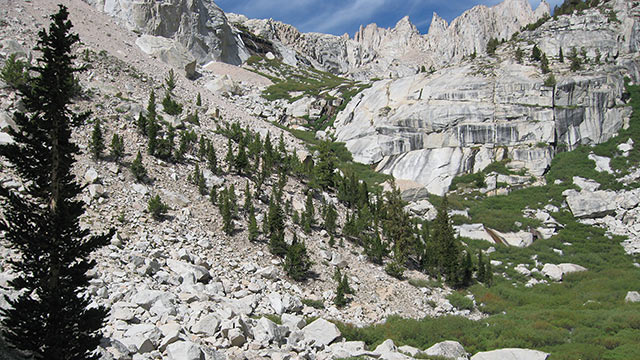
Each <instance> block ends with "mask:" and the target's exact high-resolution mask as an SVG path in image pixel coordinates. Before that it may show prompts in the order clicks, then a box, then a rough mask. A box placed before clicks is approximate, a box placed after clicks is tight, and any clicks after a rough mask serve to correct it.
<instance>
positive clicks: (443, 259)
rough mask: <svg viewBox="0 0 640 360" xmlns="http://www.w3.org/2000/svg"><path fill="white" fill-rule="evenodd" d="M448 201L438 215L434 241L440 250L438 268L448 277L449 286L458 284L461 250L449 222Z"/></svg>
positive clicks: (441, 207)
mask: <svg viewBox="0 0 640 360" xmlns="http://www.w3.org/2000/svg"><path fill="white" fill-rule="evenodd" d="M447 211H448V201H447V197H446V196H445V197H444V199H443V200H442V204H441V205H440V207H439V208H438V214H437V215H436V219H435V224H434V229H433V241H434V243H435V246H436V248H437V249H438V255H437V267H438V270H439V271H440V272H441V273H443V274H444V275H446V277H447V282H448V283H449V284H455V283H456V277H457V275H458V269H459V266H460V262H459V261H460V250H459V245H458V240H457V239H456V237H455V233H454V232H453V227H452V226H451V221H449V214H448V213H447Z"/></svg>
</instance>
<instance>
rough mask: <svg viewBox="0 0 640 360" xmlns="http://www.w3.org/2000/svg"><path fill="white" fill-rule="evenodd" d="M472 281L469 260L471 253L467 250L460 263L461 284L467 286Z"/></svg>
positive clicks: (470, 262) (471, 264) (471, 268)
mask: <svg viewBox="0 0 640 360" xmlns="http://www.w3.org/2000/svg"><path fill="white" fill-rule="evenodd" d="M472 281H473V262H472V261H471V253H470V252H469V251H467V255H466V256H465V258H464V263H463V264H462V276H461V286H462V287H467V286H469V285H471V282H472Z"/></svg>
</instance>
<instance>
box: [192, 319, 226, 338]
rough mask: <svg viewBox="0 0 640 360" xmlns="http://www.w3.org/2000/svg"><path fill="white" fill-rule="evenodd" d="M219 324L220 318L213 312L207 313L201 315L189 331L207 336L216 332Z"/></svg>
mask: <svg viewBox="0 0 640 360" xmlns="http://www.w3.org/2000/svg"><path fill="white" fill-rule="evenodd" d="M219 326H220V319H218V317H217V316H216V315H214V314H209V315H206V316H204V317H202V318H201V319H200V320H198V322H196V323H195V325H193V327H192V328H191V331H192V332H194V333H196V334H204V335H207V336H213V335H215V334H216V332H218V327H219Z"/></svg>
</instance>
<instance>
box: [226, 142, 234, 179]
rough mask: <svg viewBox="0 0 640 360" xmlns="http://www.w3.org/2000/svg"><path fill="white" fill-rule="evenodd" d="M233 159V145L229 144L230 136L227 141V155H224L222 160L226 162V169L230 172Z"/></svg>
mask: <svg viewBox="0 0 640 360" xmlns="http://www.w3.org/2000/svg"><path fill="white" fill-rule="evenodd" d="M234 160H235V156H233V146H232V145H231V138H229V139H228V141H227V155H226V156H225V157H224V161H226V163H227V171H228V172H231V167H232V166H233V161H234Z"/></svg>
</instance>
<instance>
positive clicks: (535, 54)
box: [531, 45, 542, 61]
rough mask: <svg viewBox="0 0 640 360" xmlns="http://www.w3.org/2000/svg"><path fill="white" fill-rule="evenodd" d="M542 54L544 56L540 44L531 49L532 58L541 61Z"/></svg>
mask: <svg viewBox="0 0 640 360" xmlns="http://www.w3.org/2000/svg"><path fill="white" fill-rule="evenodd" d="M541 56H542V52H541V51H540V49H539V48H538V45H533V50H531V60H533V61H540V57H541Z"/></svg>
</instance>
